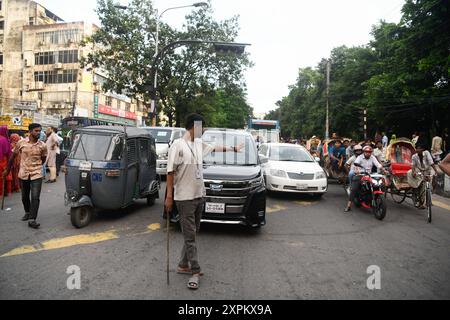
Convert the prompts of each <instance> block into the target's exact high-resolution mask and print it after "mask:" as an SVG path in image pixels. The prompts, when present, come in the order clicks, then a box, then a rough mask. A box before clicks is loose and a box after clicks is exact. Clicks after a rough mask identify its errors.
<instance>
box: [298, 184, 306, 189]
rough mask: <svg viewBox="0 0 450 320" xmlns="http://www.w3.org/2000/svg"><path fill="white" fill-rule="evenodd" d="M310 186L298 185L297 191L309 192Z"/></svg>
mask: <svg viewBox="0 0 450 320" xmlns="http://www.w3.org/2000/svg"><path fill="white" fill-rule="evenodd" d="M307 189H308V185H307V184H297V190H307Z"/></svg>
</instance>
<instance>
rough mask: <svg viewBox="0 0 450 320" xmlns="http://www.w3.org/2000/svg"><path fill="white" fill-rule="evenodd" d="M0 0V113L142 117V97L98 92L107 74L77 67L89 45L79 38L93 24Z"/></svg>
mask: <svg viewBox="0 0 450 320" xmlns="http://www.w3.org/2000/svg"><path fill="white" fill-rule="evenodd" d="M0 4H1V9H0V38H2V39H3V41H2V43H0V63H1V64H0V92H1V93H0V94H1V96H0V103H1V114H2V115H6V114H10V115H18V114H19V115H27V116H33V114H34V113H39V114H40V115H42V114H44V115H46V116H49V117H53V118H59V119H62V118H64V117H67V116H70V115H75V116H83V117H90V118H99V119H104V120H109V121H113V122H117V123H123V124H127V125H142V124H143V123H145V121H146V118H145V114H146V112H145V109H146V108H145V105H144V104H143V103H142V101H139V100H136V99H131V98H129V97H127V96H124V95H119V94H115V93H113V92H102V82H104V80H105V78H106V77H107V75H106V74H105V73H102V72H101V70H92V69H86V68H81V66H80V61H81V59H82V57H85V56H87V54H89V52H91V50H95V48H93V47H91V48H89V47H81V45H80V42H81V41H82V40H83V39H84V38H85V37H87V36H90V35H92V34H93V32H95V30H96V29H97V27H96V26H95V25H92V24H86V23H84V22H69V23H66V22H63V21H62V19H61V18H59V17H58V16H56V15H55V14H53V13H51V12H50V11H49V10H47V9H45V8H44V7H42V6H41V5H39V4H37V3H36V2H33V1H30V0H3V1H0ZM2 25H3V29H1V28H2Z"/></svg>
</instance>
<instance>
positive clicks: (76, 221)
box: [70, 206, 92, 228]
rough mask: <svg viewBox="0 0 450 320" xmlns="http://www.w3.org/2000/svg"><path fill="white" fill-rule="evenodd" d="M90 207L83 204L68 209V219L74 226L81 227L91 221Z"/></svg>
mask: <svg viewBox="0 0 450 320" xmlns="http://www.w3.org/2000/svg"><path fill="white" fill-rule="evenodd" d="M91 218H92V208H91V207H89V206H83V207H78V208H71V209H70V221H71V222H72V225H73V226H74V227H75V228H83V227H85V226H87V225H88V224H89V223H90V222H91Z"/></svg>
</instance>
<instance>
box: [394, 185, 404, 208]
mask: <svg viewBox="0 0 450 320" xmlns="http://www.w3.org/2000/svg"><path fill="white" fill-rule="evenodd" d="M391 198H392V200H393V201H394V202H395V203H398V204H402V203H403V201H405V199H406V191H405V190H398V189H397V188H393V189H391Z"/></svg>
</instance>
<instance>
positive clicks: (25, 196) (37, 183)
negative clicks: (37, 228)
mask: <svg viewBox="0 0 450 320" xmlns="http://www.w3.org/2000/svg"><path fill="white" fill-rule="evenodd" d="M41 188H42V179H36V180H31V179H28V180H22V179H20V189H22V203H23V209H24V210H25V213H29V214H30V218H31V219H36V218H37V215H38V210H39V202H40V200H39V197H40V196H41ZM30 194H31V200H30Z"/></svg>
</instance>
